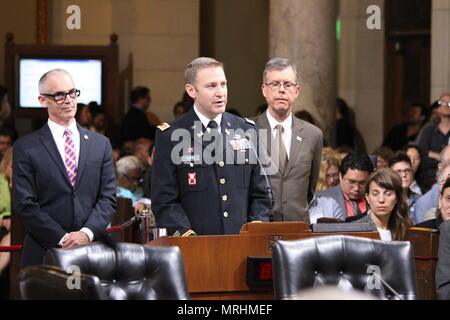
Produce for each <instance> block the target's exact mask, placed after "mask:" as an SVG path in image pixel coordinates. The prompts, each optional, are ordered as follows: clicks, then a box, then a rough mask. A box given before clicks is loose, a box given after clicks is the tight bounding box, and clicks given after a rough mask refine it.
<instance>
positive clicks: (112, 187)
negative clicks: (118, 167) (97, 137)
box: [84, 139, 116, 234]
mask: <svg viewBox="0 0 450 320" xmlns="http://www.w3.org/2000/svg"><path fill="white" fill-rule="evenodd" d="M100 179H101V181H100V182H99V184H100V189H99V193H98V195H97V203H96V204H95V206H94V208H93V209H92V211H91V213H90V215H89V218H88V219H87V221H86V223H85V224H84V227H86V228H89V229H90V230H91V231H92V232H93V233H94V234H96V233H98V232H100V231H104V230H105V228H106V227H107V226H108V224H109V223H110V222H111V219H112V216H113V215H114V212H115V211H116V198H115V192H116V176H115V171H114V164H113V154H112V147H111V144H110V142H109V140H108V139H105V147H104V155H103V164H102V174H101V178H100Z"/></svg>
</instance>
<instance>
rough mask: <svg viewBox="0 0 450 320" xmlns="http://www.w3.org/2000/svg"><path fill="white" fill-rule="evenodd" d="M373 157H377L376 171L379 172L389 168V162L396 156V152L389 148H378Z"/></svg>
mask: <svg viewBox="0 0 450 320" xmlns="http://www.w3.org/2000/svg"><path fill="white" fill-rule="evenodd" d="M371 155H372V156H376V157H377V167H376V170H379V169H383V168H388V167H389V160H390V159H391V158H392V157H393V156H394V152H393V151H392V150H391V149H389V148H388V147H378V148H376V149H375V150H374V151H373V152H372V154H371Z"/></svg>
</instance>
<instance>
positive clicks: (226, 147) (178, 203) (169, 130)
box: [152, 109, 269, 236]
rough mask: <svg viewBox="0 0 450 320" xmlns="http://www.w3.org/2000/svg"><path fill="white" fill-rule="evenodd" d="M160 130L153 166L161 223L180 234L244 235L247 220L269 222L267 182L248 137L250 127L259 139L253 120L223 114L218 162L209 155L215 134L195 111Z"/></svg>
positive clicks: (154, 200) (154, 204) (155, 205)
mask: <svg viewBox="0 0 450 320" xmlns="http://www.w3.org/2000/svg"><path fill="white" fill-rule="evenodd" d="M158 128H159V130H157V133H156V145H155V157H154V161H153V167H152V209H153V211H154V213H155V217H156V223H157V226H158V227H162V228H167V229H168V234H170V235H175V236H177V235H180V236H182V235H185V236H186V235H190V234H193V233H195V234H198V235H212V234H238V233H239V230H240V228H241V227H242V225H243V224H245V223H247V222H250V221H268V218H269V205H268V201H267V197H266V194H265V185H266V183H265V180H264V176H263V175H261V174H260V167H259V166H258V164H257V162H256V156H255V155H254V153H253V150H252V148H253V146H254V145H257V144H256V143H255V144H253V146H251V145H250V143H248V140H246V139H245V137H246V136H245V132H246V131H248V130H250V131H252V134H251V137H252V140H253V139H257V136H256V130H255V126H254V124H252V121H250V120H247V121H246V120H244V119H242V118H240V117H237V116H234V115H232V114H229V113H226V112H225V113H223V115H222V122H221V124H220V128H221V135H220V136H219V137H220V138H219V139H218V141H221V142H222V145H221V146H220V148H218V149H217V151H218V154H220V153H222V154H221V155H222V157H220V156H219V157H218V159H216V160H215V162H213V163H211V161H209V162H208V159H206V158H207V156H208V155H209V154H210V153H211V152H210V147H211V144H210V142H211V141H208V138H209V137H208V135H209V133H208V132H207V130H206V128H205V127H204V126H203V125H202V123H201V121H200V119H199V118H198V117H197V115H196V114H195V111H194V109H191V110H190V111H189V112H187V113H186V114H185V115H184V116H182V117H181V118H179V119H177V120H176V121H174V122H173V123H172V124H171V126H169V125H167V124H163V125H161V126H159V127H158ZM180 137H181V138H180ZM246 141H247V142H246ZM181 147H183V148H181ZM256 148H257V147H256ZM221 151H222V152H221ZM254 151H256V152H257V150H254ZM252 155H253V156H252ZM216 156H217V154H216ZM227 157H228V158H229V157H232V159H227Z"/></svg>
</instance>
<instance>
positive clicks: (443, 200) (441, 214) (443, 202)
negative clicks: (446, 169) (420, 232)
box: [416, 178, 450, 229]
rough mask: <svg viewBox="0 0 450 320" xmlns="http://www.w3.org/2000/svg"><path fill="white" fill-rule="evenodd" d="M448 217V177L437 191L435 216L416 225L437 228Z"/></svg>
mask: <svg viewBox="0 0 450 320" xmlns="http://www.w3.org/2000/svg"><path fill="white" fill-rule="evenodd" d="M449 219H450V178H447V180H445V183H444V185H443V186H442V190H441V192H440V193H439V207H438V208H437V210H436V217H435V218H434V219H429V220H426V221H423V222H421V223H419V224H417V225H416V227H421V228H430V229H439V226H440V225H441V223H442V222H445V221H447V220H449Z"/></svg>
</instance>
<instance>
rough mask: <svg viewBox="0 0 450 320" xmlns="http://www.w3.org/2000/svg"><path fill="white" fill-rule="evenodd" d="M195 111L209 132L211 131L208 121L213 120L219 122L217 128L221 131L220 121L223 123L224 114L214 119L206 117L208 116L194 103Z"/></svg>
mask: <svg viewBox="0 0 450 320" xmlns="http://www.w3.org/2000/svg"><path fill="white" fill-rule="evenodd" d="M194 111H195V114H196V115H197V117H198V118H199V119H200V121H201V122H202V124H203V126H204V127H205V128H206V130H208V132H209V130H210V129H209V128H208V123H209V122H210V121H211V120H214V121H216V122H217V125H218V127H217V129H218V130H219V132H220V123H221V121H222V114H221V113H220V114H218V115H217V116H216V117H215V118H214V119H209V118H208V117H206V116H204V115H203V114H202V113H201V112H200V111H199V110H198V109H197V106H196V105H195V104H194Z"/></svg>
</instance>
